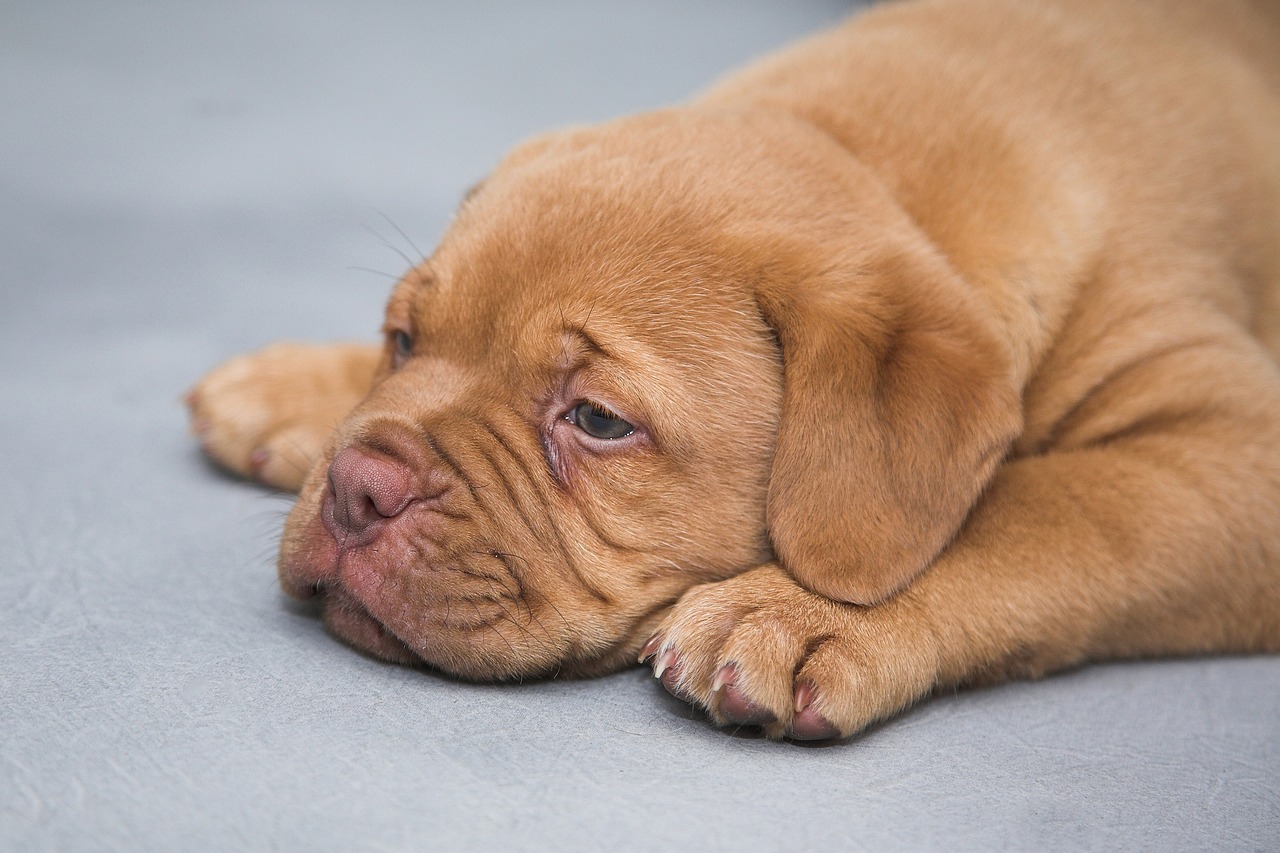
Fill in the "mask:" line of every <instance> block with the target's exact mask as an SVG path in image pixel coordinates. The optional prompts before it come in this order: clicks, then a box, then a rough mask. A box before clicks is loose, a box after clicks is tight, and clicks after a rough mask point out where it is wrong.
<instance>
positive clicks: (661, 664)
mask: <svg viewBox="0 0 1280 853" xmlns="http://www.w3.org/2000/svg"><path fill="white" fill-rule="evenodd" d="M675 662H676V650H675V649H667V650H666V651H665V652H663V653H662V654H661V655H659V656H658V662H657V663H655V664H654V665H653V677H654V678H662V673H664V672H666V671H667V667H669V666H671V664H673V663H675Z"/></svg>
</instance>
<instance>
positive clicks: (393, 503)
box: [325, 447, 414, 537]
mask: <svg viewBox="0 0 1280 853" xmlns="http://www.w3.org/2000/svg"><path fill="white" fill-rule="evenodd" d="M329 486H330V489H331V490H332V492H331V493H332V495H333V503H332V509H331V511H330V512H328V513H325V515H326V516H329V517H330V519H331V521H332V523H333V525H334V527H335V528H337V531H341V533H342V534H343V536H344V537H345V536H347V535H351V534H362V533H373V532H374V531H375V529H376V527H377V526H378V524H379V522H381V521H384V520H385V519H388V518H395V517H396V516H397V515H399V514H400V513H401V512H403V511H404V508H405V507H407V506H408V505H409V504H410V503H411V502H412V501H413V497H414V495H413V488H412V485H411V482H410V476H409V472H408V470H407V469H406V468H405V467H404V466H403V465H401V464H400V463H398V462H395V461H393V460H391V459H388V458H386V457H384V456H380V455H375V454H373V453H370V452H368V451H366V450H363V449H362V448H359V447H348V448H346V449H345V450H343V451H342V452H341V453H339V454H338V455H337V456H335V457H334V460H333V462H332V463H331V464H330V465H329ZM337 531H334V532H335V533H336V532H337Z"/></svg>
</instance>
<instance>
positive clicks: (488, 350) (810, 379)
mask: <svg viewBox="0 0 1280 853" xmlns="http://www.w3.org/2000/svg"><path fill="white" fill-rule="evenodd" d="M830 145H831V143H830V142H829V141H827V140H825V138H824V137H821V135H818V138H817V139H815V138H813V135H812V132H809V131H805V130H803V129H796V128H792V127H788V126H787V125H786V123H785V122H780V121H777V120H770V121H765V122H761V121H759V120H758V119H750V118H743V117H739V116H733V115H730V116H718V117H691V116H690V115H689V114H687V113H678V112H673V113H668V114H658V115H651V116H648V117H644V118H640V119H632V120H628V121H626V122H622V123H617V124H614V125H609V126H605V127H604V128H600V129H595V130H590V131H576V132H570V133H566V134H561V135H559V136H555V137H550V138H547V139H544V140H542V141H539V142H535V143H533V144H531V145H530V146H527V147H525V148H523V149H520V150H517V151H516V152H515V153H514V154H513V155H512V156H511V157H509V158H508V160H507V161H506V162H505V163H504V164H503V165H502V166H501V167H500V168H499V169H498V170H497V172H496V173H495V174H494V175H493V176H491V177H490V178H489V179H488V180H487V181H486V182H485V183H484V184H483V185H482V187H481V188H479V189H478V190H477V191H476V192H474V193H473V194H472V196H471V197H470V198H469V199H468V200H467V202H465V203H464V205H463V207H462V210H461V211H460V212H459V215H458V217H457V218H456V220H455V222H454V224H453V226H452V227H451V229H450V231H449V233H448V234H447V235H446V236H445V238H444V240H443V242H442V244H441V245H440V246H439V248H438V249H437V251H436V253H435V254H434V255H433V257H432V258H431V259H430V260H429V261H427V262H426V263H424V264H423V265H422V266H421V267H419V268H418V269H416V270H413V271H411V272H410V274H409V275H407V276H406V277H405V279H404V280H403V281H402V282H401V283H400V284H399V286H398V287H397V288H396V290H395V292H394V294H393V296H392V299H391V302H390V305H389V307H388V310H387V318H386V324H385V332H386V344H385V352H384V356H383V364H382V368H381V371H380V377H379V379H378V381H377V383H376V384H375V386H374V388H373V390H372V392H371V393H370V394H369V396H368V397H367V399H365V401H364V402H363V403H362V404H361V405H360V406H359V407H358V408H357V409H356V410H355V411H354V412H353V413H352V414H351V416H350V417H349V418H348V419H347V421H346V422H345V423H344V424H343V425H342V426H341V427H340V429H339V430H338V432H337V434H336V436H335V438H334V440H333V442H332V443H331V446H330V448H329V450H328V451H327V453H326V455H325V457H324V458H323V459H322V460H320V462H319V464H317V465H316V466H315V468H314V470H313V471H312V474H311V476H310V478H309V480H308V482H307V483H306V484H305V485H304V487H303V490H302V495H301V497H300V499H299V502H298V505H297V507H296V508H295V510H294V512H293V513H292V515H291V516H290V518H289V521H288V524H287V526H286V530H285V536H284V541H283V545H282V551H281V559H280V573H281V580H282V583H283V585H284V587H285V589H286V590H287V591H289V592H290V593H292V594H294V595H297V596H301V597H308V596H311V595H314V594H319V595H321V596H322V597H323V608H324V614H325V621H326V623H327V624H328V626H329V627H330V628H331V629H332V630H333V631H334V632H335V633H337V634H338V635H339V636H341V637H342V638H344V639H346V640H347V641H349V642H350V643H352V644H353V645H355V646H357V647H359V648H362V649H364V650H366V651H369V652H371V653H373V654H376V655H379V656H382V657H386V658H389V659H392V660H398V661H402V662H419V661H425V662H427V663H430V664H432V665H435V666H438V667H440V668H442V669H445V670H447V671H450V672H452V673H456V674H459V675H462V676H465V677H469V678H479V679H493V678H509V677H516V676H520V675H525V674H539V673H553V672H561V671H564V672H574V673H591V672H599V671H604V670H608V669H613V668H617V667H618V666H620V665H622V664H623V663H625V662H627V661H629V660H634V657H635V655H636V653H637V651H638V650H639V648H640V646H641V645H642V644H643V643H644V641H645V640H646V639H647V638H648V636H649V634H650V633H651V632H652V630H653V628H654V627H656V625H657V623H658V621H660V619H661V616H662V615H663V613H664V612H665V610H666V608H668V607H669V606H670V605H671V604H673V603H674V602H675V600H676V599H677V598H678V597H679V596H680V595H681V594H682V593H683V592H684V591H685V590H687V589H688V588H689V587H690V586H692V585H694V584H696V583H700V582H706V581H712V580H716V579H721V578H726V577H729V576H731V575H734V574H736V573H739V572H742V571H744V570H746V569H749V568H751V567H753V566H756V565H759V564H760V563H762V562H764V561H766V560H769V559H771V558H773V557H774V555H775V554H774V552H775V550H776V551H777V556H778V557H779V558H782V559H784V561H785V562H787V564H788V567H789V568H790V569H792V571H793V572H794V573H798V576H802V575H804V573H805V572H808V579H809V580H810V581H815V582H813V583H812V584H811V585H812V586H814V587H817V588H820V587H821V585H822V583H823V582H824V581H823V577H825V575H823V572H824V571H826V569H825V568H824V567H823V566H824V565H825V564H823V561H824V560H825V561H827V562H828V563H829V562H831V561H832V560H835V561H838V562H839V564H840V565H839V571H840V572H846V569H847V568H848V566H849V565H850V563H851V562H852V563H853V564H854V566H853V568H854V569H855V571H854V572H853V575H852V576H853V577H855V578H856V577H858V575H857V572H856V568H857V566H856V562H857V560H856V558H855V559H853V560H852V561H851V559H850V555H856V556H857V557H861V558H862V559H864V560H866V561H867V564H868V565H874V569H875V571H879V570H880V568H881V566H882V565H883V566H889V567H890V568H891V569H892V570H893V572H895V574H894V575H893V577H892V578H891V579H890V581H885V582H883V583H880V585H879V586H878V587H877V592H876V594H877V595H879V594H884V593H887V592H890V591H892V589H893V588H894V587H895V586H900V585H901V582H902V581H903V579H906V578H909V576H910V575H911V574H913V573H914V572H915V571H918V570H919V568H920V566H922V565H923V564H924V562H926V561H927V559H928V558H929V557H930V556H931V554H930V553H928V551H929V549H930V548H934V547H935V546H934V545H932V544H930V543H931V542H932V541H933V540H937V541H938V542H942V541H944V540H945V538H946V537H948V536H949V535H950V534H951V532H953V530H954V524H958V520H957V521H955V522H954V524H952V527H951V528H950V529H946V530H941V531H940V532H933V531H927V535H924V536H921V537H919V539H920V541H921V542H923V543H924V544H923V546H920V545H918V544H917V543H916V542H914V541H910V542H908V545H907V546H904V545H903V544H902V543H903V542H904V540H906V539H910V537H905V536H904V534H903V530H902V525H901V524H899V520H900V517H902V516H903V515H904V513H908V512H912V513H915V514H917V515H920V514H929V513H934V514H937V515H939V516H942V515H945V514H946V513H943V512H938V501H939V500H940V499H939V498H938V497H936V496H937V495H943V496H944V497H945V496H947V495H949V494H950V493H949V491H948V488H949V487H948V485H947V483H946V482H944V480H945V475H944V473H940V474H939V475H938V476H937V477H933V476H932V474H931V472H929V471H927V470H922V471H920V472H919V476H921V477H923V478H926V479H925V481H924V485H923V486H922V487H921V489H922V492H921V493H922V495H923V497H920V496H917V495H914V494H911V495H906V497H907V498H908V501H907V502H905V503H904V501H903V500H902V498H903V495H904V494H905V493H906V492H908V491H910V487H909V486H907V487H905V488H904V486H903V484H905V483H908V478H907V477H906V476H904V474H903V472H901V471H898V470H896V469H893V470H889V469H886V470H884V471H880V469H878V468H877V467H876V466H877V465H879V466H881V467H882V468H883V467H884V466H892V465H894V464H896V463H895V462H894V460H895V459H896V458H897V456H896V455H892V454H887V453H886V451H885V448H886V447H887V446H889V444H890V443H891V442H889V441H888V440H887V439H886V437H885V435H884V434H882V433H883V430H884V429H890V428H891V427H892V424H891V423H890V422H891V420H892V418H894V417H900V418H903V419H905V421H906V423H908V424H909V425H915V424H918V423H920V422H921V419H920V418H919V417H917V416H916V415H917V411H918V409H917V408H916V407H915V401H914V399H905V398H904V396H903V395H907V397H910V395H912V394H915V393H916V391H917V390H918V388H919V387H920V386H919V383H918V382H915V381H914V380H913V381H906V380H905V379H904V377H907V376H908V375H911V376H914V374H915V373H917V372H919V370H920V369H921V365H925V366H926V367H929V368H930V369H931V366H932V365H933V364H934V363H935V362H937V363H939V364H941V365H942V367H941V368H939V370H941V371H942V373H941V374H939V375H936V376H935V375H933V374H929V375H930V378H929V379H928V380H927V382H926V385H927V387H928V388H933V387H935V386H936V387H938V388H939V389H941V390H940V391H939V395H938V397H937V399H931V400H929V401H928V402H929V404H930V405H944V406H945V405H948V404H947V400H949V399H954V400H963V401H964V402H963V403H955V404H954V406H953V408H954V407H959V406H961V405H964V406H968V405H970V403H969V401H971V400H977V399H980V398H981V397H982V395H983V394H984V393H986V391H985V390H984V389H985V386H983V387H982V388H977V389H976V390H975V388H974V387H970V386H972V385H973V382H968V384H966V382H967V379H965V378H957V374H958V373H961V372H963V371H965V370H966V369H967V367H968V364H967V362H965V361H964V359H963V358H958V357H957V354H958V353H959V351H960V350H961V349H963V347H959V346H954V347H953V346H941V347H939V346H938V345H936V344H937V342H936V341H935V340H934V338H935V337H936V335H932V333H931V335H932V336H930V337H927V338H926V337H922V336H913V335H905V336H904V335H900V334H892V333H891V331H890V327H892V326H894V324H895V323H897V322H898V320H897V318H898V317H899V315H901V314H902V310H901V309H902V306H901V304H900V303H901V300H900V299H899V298H898V297H897V296H895V295H894V294H895V293H897V290H898V288H897V286H896V284H895V282H896V281H897V280H898V279H899V278H900V277H901V276H902V275H905V274H908V273H909V274H911V275H918V276H919V277H923V278H924V279H929V278H930V276H933V277H935V278H936V277H937V275H939V273H938V272H937V270H933V269H931V268H930V267H929V264H928V263H927V262H920V256H921V251H922V250H920V249H919V248H918V247H916V246H914V245H908V244H910V241H909V240H908V241H907V244H904V243H903V242H902V241H901V240H897V239H886V238H885V232H884V225H883V221H882V220H883V217H881V216H877V215H871V216H869V215H868V214H867V213H866V210H867V209H871V210H875V209H876V205H877V204H879V205H881V206H883V199H882V197H881V194H879V191H878V190H877V189H876V188H875V187H874V186H871V185H869V184H867V182H866V180H865V176H861V175H858V174H855V173H851V172H849V171H848V169H847V168H846V167H845V166H844V164H846V163H847V162H848V158H847V157H844V156H836V155H833V153H832V152H831V151H830V150H828V148H826V147H824V146H830ZM831 164H840V165H839V166H836V167H833V166H832V165H831ZM851 198H862V199H863V201H862V203H861V205H860V206H858V207H855V208H854V209H853V212H852V213H850V206H849V199H851ZM895 215H896V214H894V213H893V211H892V210H888V212H886V213H885V216H887V217H888V219H889V220H890V221H891V222H892V223H893V224H892V227H891V228H890V233H891V232H893V230H894V229H897V230H901V229H902V228H904V227H907V226H904V225H903V224H902V223H900V222H898V221H897V220H896V219H894V216H895ZM899 218H901V217H899ZM868 223H874V225H873V226H872V225H869V224H868ZM850 246H855V247H856V252H854V254H853V255H848V250H849V247H850ZM904 246H905V247H904ZM841 253H845V254H844V255H842V254H841ZM926 255H927V253H926ZM913 257H914V258H915V261H911V260H910V259H911V258H913ZM904 259H905V260H904ZM926 261H927V258H926ZM913 263H914V264H915V266H917V267H919V270H912V269H911V267H912V264H913ZM846 268H847V269H850V270H853V271H854V272H853V273H852V274H851V277H849V276H845V275H840V276H837V278H838V279H839V283H838V284H837V285H832V284H831V277H832V271H833V270H844V269H846ZM886 282H888V284H886ZM797 283H807V284H805V285H804V287H802V288H801V290H807V293H808V295H807V296H803V297H802V298H801V297H795V293H796V292H797V291H796V285H797ZM806 318H808V319H806ZM797 324H802V325H804V326H805V327H806V328H807V329H809V328H811V329H815V330H818V332H821V330H822V329H823V328H824V327H830V328H829V330H830V334H828V335H826V336H825V337H824V336H823V335H822V334H819V333H818V332H814V333H811V332H808V331H806V332H805V335H806V336H805V337H804V338H803V339H801V338H799V337H797V336H796V333H795V331H794V328H793V327H796V326H797ZM955 325H956V324H955V321H954V320H953V319H951V318H950V317H949V318H948V319H946V320H941V321H938V322H933V323H931V328H940V329H944V330H950V329H952V327H954V326H955ZM962 325H963V324H962ZM961 332H963V333H965V334H967V332H964V330H961ZM950 334H951V332H950V331H946V332H945V334H944V335H943V337H946V335H950ZM957 334H961V333H957ZM952 337H955V336H954V335H953V336H952ZM961 337H963V334H961ZM948 340H949V339H948ZM784 351H786V353H787V358H786V359H785V361H786V362H787V364H786V368H785V380H786V381H785V382H784ZM886 354H888V355H886ZM925 372H926V373H928V370H925ZM933 372H934V373H935V374H936V373H938V371H937V370H934V371H933ZM982 381H984V382H985V381H986V380H985V379H984V380H982ZM784 385H786V386H787V389H786V393H787V394H788V395H792V396H794V397H795V399H791V400H784ZM784 410H785V413H784ZM955 414H956V413H955V412H942V413H941V415H940V417H941V418H942V421H943V422H950V421H954V420H955V417H954V416H955ZM784 422H785V423H784ZM886 424H889V425H890V426H885V425H886ZM911 428H915V427H914V426H911ZM877 430H880V431H881V432H877ZM937 438H938V437H937V436H935V435H932V434H929V435H921V436H917V437H908V439H909V440H912V441H914V440H919V441H921V442H931V441H932V442H934V443H936V444H937V446H938V448H939V451H940V452H941V453H943V454H945V456H946V459H945V460H942V461H940V462H939V463H938V464H939V465H945V466H948V467H954V466H955V465H956V464H957V460H959V462H961V463H963V460H964V457H965V455H966V454H967V453H969V448H968V447H967V446H965V447H961V446H960V445H961V444H963V443H964V442H962V441H961V440H960V439H957V438H956V437H955V436H953V435H951V434H950V433H948V434H947V435H946V436H945V437H944V438H945V440H942V441H935V439H937ZM893 441H896V442H899V443H901V441H902V439H901V437H899V436H894V437H893ZM966 441H967V439H966ZM988 443H989V442H988ZM824 448H826V449H825V450H824ZM929 452H932V451H929ZM929 452H917V453H913V454H912V453H909V454H907V458H910V459H911V460H912V461H913V463H915V464H917V465H918V464H921V460H924V462H928V461H929V458H930V457H929ZM973 452H974V453H976V454H979V455H981V456H982V458H984V459H985V458H989V457H991V448H990V447H988V446H986V445H983V446H981V447H978V448H977V449H976V450H974V451H973ZM886 484H888V485H887V486H886ZM980 485H981V484H980V483H978V485H977V486H972V488H971V487H970V486H969V485H966V487H965V488H966V489H970V488H971V490H972V489H976V488H978V487H980ZM886 489H889V491H886ZM951 491H955V490H954V489H952V490H951ZM962 491H963V490H962ZM966 495H967V497H966ZM971 497H972V495H971V494H969V493H968V492H966V493H965V494H962V495H960V496H959V497H958V498H955V500H953V501H952V503H956V504H957V506H959V510H958V517H962V515H963V510H964V509H967V506H968V500H970V499H971ZM899 504H902V505H903V506H906V507H907V508H906V509H903V508H902V506H900V505H899ZM960 504H963V506H960ZM868 507H869V508H868ZM944 509H946V508H944ZM833 513H837V514H836V515H833ZM951 514H953V515H955V514H957V511H953V512H952V513H951ZM904 523H907V524H909V523H910V521H909V520H907V521H905V522H904ZM948 523H950V522H948ZM877 525H879V526H877ZM890 528H892V529H890ZM833 531H834V532H833ZM882 534H883V535H882ZM859 537H862V539H865V540H866V542H862V541H861V540H860V539H859ZM930 537H932V539H930ZM830 541H835V543H836V545H837V546H838V549H836V548H832V547H828V543H829V542H830ZM885 543H888V544H885ZM939 547H940V546H939ZM912 548H915V551H911V549H912ZM922 549H923V550H922ZM935 550H936V548H935ZM916 551H918V552H919V553H916ZM908 552H910V553H908ZM904 554H905V557H904ZM921 555H923V556H921ZM913 561H914V562H913ZM828 574H829V573H828ZM841 577H843V575H841ZM815 579H816V580H815ZM837 587H838V584H837ZM855 587H856V584H855ZM836 594H840V589H839V588H837V589H836ZM847 598H848V599H849V600H858V594H857V590H856V589H855V591H854V593H853V594H851V595H849V596H847Z"/></svg>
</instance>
